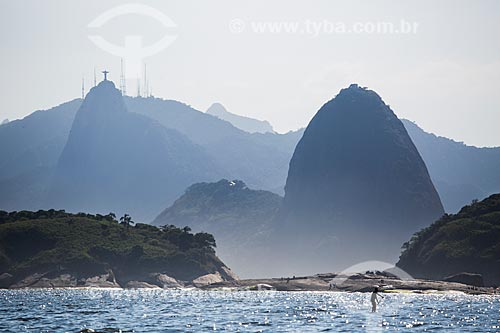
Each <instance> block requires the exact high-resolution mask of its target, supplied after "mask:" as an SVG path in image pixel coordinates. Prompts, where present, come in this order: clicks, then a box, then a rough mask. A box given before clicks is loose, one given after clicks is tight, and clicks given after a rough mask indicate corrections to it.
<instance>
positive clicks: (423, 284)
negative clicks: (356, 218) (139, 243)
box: [201, 273, 499, 295]
mask: <svg viewBox="0 0 500 333" xmlns="http://www.w3.org/2000/svg"><path fill="white" fill-rule="evenodd" d="M374 286H378V287H379V289H380V290H381V291H382V292H386V293H419V294H427V293H449V292H462V293H466V294H473V295H493V294H498V293H499V292H498V290H496V289H494V288H491V287H476V286H472V285H468V284H464V283H458V282H448V281H433V280H424V279H400V278H398V277H395V276H391V275H390V274H386V273H382V274H359V273H357V274H353V275H344V274H336V273H327V274H317V275H313V276H303V277H292V278H271V279H246V280H235V281H225V282H219V283H213V284H209V285H206V286H203V287H201V288H202V289H204V290H217V289H222V290H224V289H236V290H277V291H333V292H335V291H337V292H338V291H344V292H372V291H373V287H374Z"/></svg>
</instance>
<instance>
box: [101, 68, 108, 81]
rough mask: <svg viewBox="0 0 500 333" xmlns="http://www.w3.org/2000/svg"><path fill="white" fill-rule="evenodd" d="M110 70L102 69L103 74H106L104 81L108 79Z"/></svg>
mask: <svg viewBox="0 0 500 333" xmlns="http://www.w3.org/2000/svg"><path fill="white" fill-rule="evenodd" d="M108 73H109V72H108V71H107V70H103V71H102V74H104V81H108Z"/></svg>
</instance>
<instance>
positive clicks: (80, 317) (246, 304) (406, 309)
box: [0, 289, 500, 332]
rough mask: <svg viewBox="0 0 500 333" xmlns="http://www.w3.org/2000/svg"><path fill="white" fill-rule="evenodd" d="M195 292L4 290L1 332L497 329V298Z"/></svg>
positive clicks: (0, 299)
mask: <svg viewBox="0 0 500 333" xmlns="http://www.w3.org/2000/svg"><path fill="white" fill-rule="evenodd" d="M369 297H370V294H363V293H335V292H330V293H329V292H223V291H195V290H189V291H186V290H103V289H100V290H67V289H66V290H65V289H55V290H17V291H11V290H3V291H0V331H1V332H120V331H121V332H208V331H210V332H213V331H227V332H318V331H325V332H326V331H332V332H382V331H384V332H385V331H408V330H410V331H412V332H420V331H422V332H423V331H435V332H436V331H437V332H440V331H442V332H445V331H446V332H447V331H450V330H455V331H467V332H470V331H476V332H495V331H500V329H499V328H498V327H499V326H500V297H499V296H471V295H460V294H448V295H416V294H415V295H412V294H387V295H385V298H384V299H383V301H382V302H381V304H380V307H379V311H378V312H377V313H371V312H370V309H371V305H370V302H369Z"/></svg>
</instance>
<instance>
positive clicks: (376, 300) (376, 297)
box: [370, 287, 383, 312]
mask: <svg viewBox="0 0 500 333" xmlns="http://www.w3.org/2000/svg"><path fill="white" fill-rule="evenodd" d="M379 297H382V298H383V296H381V295H379V294H378V287H375V288H374V289H373V292H372V297H371V299H370V300H371V302H372V312H376V311H377V304H378V303H380V300H379Z"/></svg>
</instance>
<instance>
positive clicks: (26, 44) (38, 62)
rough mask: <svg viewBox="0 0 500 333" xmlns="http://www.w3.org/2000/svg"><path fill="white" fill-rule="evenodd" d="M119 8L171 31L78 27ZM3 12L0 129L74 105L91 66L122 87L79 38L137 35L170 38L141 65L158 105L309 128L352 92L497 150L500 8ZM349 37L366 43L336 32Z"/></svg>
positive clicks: (105, 6) (42, 7)
mask: <svg viewBox="0 0 500 333" xmlns="http://www.w3.org/2000/svg"><path fill="white" fill-rule="evenodd" d="M124 3H142V4H144V5H148V6H150V7H153V8H155V9H157V10H158V11H160V12H162V13H164V14H165V15H166V16H168V17H169V18H170V19H171V20H172V21H173V22H174V23H175V24H176V27H175V28H165V27H164V26H163V25H162V24H161V23H160V22H159V21H157V20H155V19H154V18H151V17H147V16H144V15H137V14H127V15H123V16H120V17H116V18H114V19H111V20H109V21H108V22H107V23H105V24H103V25H102V26H101V27H99V28H90V27H88V24H89V23H90V22H91V21H92V20H94V19H95V18H96V17H98V16H99V15H100V14H102V13H103V12H105V11H107V10H109V9H111V8H114V7H116V6H119V5H122V4H124ZM0 4H1V8H0V9H1V10H0V34H1V41H2V52H1V53H0V59H1V66H2V68H1V70H2V76H1V79H0V91H1V92H2V98H1V99H0V121H1V119H4V118H9V119H16V118H22V117H24V116H26V115H28V114H29V113H31V112H33V111H34V110H37V109H46V108H49V107H51V106H55V105H57V104H59V103H61V102H64V101H67V100H70V99H73V98H77V97H79V96H80V95H81V78H82V75H84V76H85V80H86V85H87V88H88V87H89V85H91V81H93V68H94V66H95V67H96V68H97V69H98V70H99V71H100V70H102V69H104V68H106V69H108V70H109V71H110V74H109V76H110V78H111V79H112V80H114V81H115V83H116V84H117V85H118V83H119V72H120V58H119V57H117V56H114V55H111V54H109V53H108V52H106V51H104V50H102V49H100V48H99V47H97V46H96V45H95V44H94V43H93V42H92V41H91V40H90V39H89V38H88V36H89V35H101V36H102V37H103V38H104V39H106V40H108V41H109V42H110V43H113V44H116V45H123V44H124V39H125V38H126V36H132V35H136V36H142V38H143V44H144V45H150V44H154V43H155V42H156V41H158V40H160V39H161V38H162V37H163V36H164V35H165V34H166V33H168V34H170V35H173V36H177V38H176V40H175V41H174V42H173V43H172V44H171V45H169V46H168V47H167V48H165V49H164V50H162V51H161V52H159V53H157V54H155V55H152V56H150V57H148V58H146V59H145V62H146V63H147V67H148V76H149V78H150V84H151V86H152V89H153V94H154V95H155V96H158V97H162V98H168V99H176V100H179V101H182V102H185V103H187V104H190V105H192V106H193V107H195V108H197V109H199V110H202V111H205V110H206V109H207V108H208V107H209V106H210V104H211V103H212V102H215V101H218V102H221V103H222V104H224V105H225V106H226V108H227V109H228V110H229V111H231V112H234V113H237V114H241V115H247V116H250V117H255V118H259V119H267V120H269V121H270V122H271V123H272V124H273V126H274V127H275V129H277V130H278V131H280V132H284V131H288V130H291V129H297V128H299V127H303V126H306V125H307V123H308V121H309V120H310V119H311V117H312V116H313V115H314V114H315V112H316V111H317V110H318V109H319V108H320V107H321V105H323V104H324V103H325V102H326V101H328V100H329V99H331V98H332V97H334V96H335V95H336V94H337V92H338V91H339V89H341V88H342V87H346V86H348V85H349V84H350V83H353V82H356V83H359V84H360V85H362V86H368V87H369V88H371V89H373V90H375V91H376V92H378V93H379V94H380V95H381V96H382V98H383V99H384V101H385V102H386V103H387V104H390V105H391V108H392V109H393V110H394V111H395V113H396V114H397V115H398V116H399V117H400V118H408V119H410V120H413V121H416V122H417V123H418V124H419V125H420V126H421V127H423V128H424V129H425V130H427V131H431V132H434V133H437V134H440V135H443V136H447V137H450V138H453V139H456V140H458V141H464V142H466V143H467V144H472V145H479V146H500V130H499V129H500V126H499V124H500V1H493V0H492V1H413V2H411V1H347V0H346V1H331V0H328V1H305V0H304V1H269V0H267V1H255V0H254V1H234V0H231V1H186V0H183V1H175V2H174V1H163V0H162V1H159V0H158V1H135V2H134V1H131V2H120V1H102V0H99V1H97V0H96V1H89V0H85V1H67V0H58V1H54V0H44V1H39V0H33V1H23V0H15V1H14V0H10V1H6V0H0ZM402 20H403V21H404V22H406V23H410V24H412V26H413V24H415V23H416V24H417V28H416V31H412V32H411V33H405V34H402V33H398V34H395V33H383V31H380V32H378V33H377V32H376V31H375V32H373V33H369V32H366V31H365V30H370V29H371V28H372V27H373V26H375V25H380V24H381V23H382V24H387V23H391V24H393V26H394V27H395V29H398V28H399V27H400V22H401V21H402ZM332 27H334V28H333V30H332ZM344 27H345V29H344ZM354 27H355V28H354ZM279 29H281V30H279ZM354 29H356V31H359V30H363V31H364V32H360V33H354V32H351V33H343V32H344V31H348V30H354ZM270 30H273V31H270ZM98 78H99V80H100V78H101V75H99V77H98ZM135 86H136V80H129V82H128V84H127V87H128V93H129V94H135V91H136V88H135Z"/></svg>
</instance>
